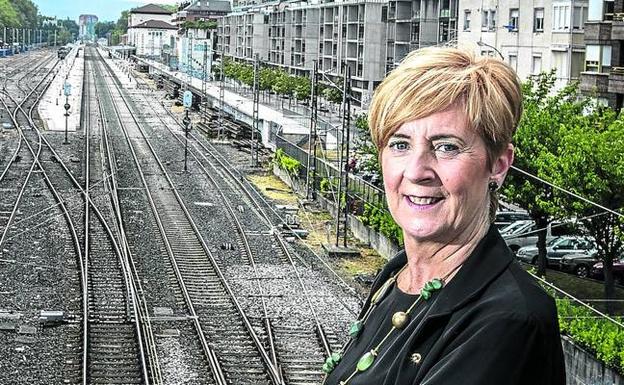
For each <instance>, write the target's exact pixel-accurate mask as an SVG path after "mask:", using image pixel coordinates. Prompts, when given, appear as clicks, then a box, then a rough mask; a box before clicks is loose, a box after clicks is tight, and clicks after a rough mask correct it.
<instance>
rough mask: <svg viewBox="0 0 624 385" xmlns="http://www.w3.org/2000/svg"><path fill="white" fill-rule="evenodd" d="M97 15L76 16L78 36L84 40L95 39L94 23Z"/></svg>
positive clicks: (96, 20)
mask: <svg viewBox="0 0 624 385" xmlns="http://www.w3.org/2000/svg"><path fill="white" fill-rule="evenodd" d="M97 22H98V17H97V16H95V15H80V16H79V17H78V28H79V32H78V35H79V36H78V38H80V39H85V40H92V41H93V40H95V24H96V23H97Z"/></svg>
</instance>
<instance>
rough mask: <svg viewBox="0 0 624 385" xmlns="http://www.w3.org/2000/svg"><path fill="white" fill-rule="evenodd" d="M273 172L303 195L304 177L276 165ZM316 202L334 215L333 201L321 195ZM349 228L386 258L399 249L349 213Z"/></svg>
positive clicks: (304, 188) (356, 236)
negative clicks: (301, 177) (294, 176)
mask: <svg viewBox="0 0 624 385" xmlns="http://www.w3.org/2000/svg"><path fill="white" fill-rule="evenodd" d="M273 174H275V175H276V176H277V177H278V178H280V179H281V180H282V181H283V182H284V183H286V184H287V185H289V186H290V187H291V188H292V189H293V191H294V192H296V193H298V194H302V195H305V191H306V187H305V179H297V178H291V177H290V175H288V173H286V172H285V171H283V170H282V169H280V168H279V167H277V166H273ZM318 202H319V204H320V205H321V207H322V208H324V209H325V210H327V211H329V212H330V213H331V214H332V215H333V216H334V217H335V216H336V205H335V204H334V202H332V201H330V200H328V199H325V198H323V197H322V196H319V197H318ZM349 230H351V232H352V233H353V235H354V236H355V238H357V239H359V240H360V241H361V242H365V243H366V244H368V245H370V247H372V248H373V249H375V250H376V251H377V252H378V253H379V254H380V255H381V256H383V257H384V258H386V259H390V258H392V257H393V256H394V255H395V254H396V253H398V252H399V250H400V249H399V246H397V245H396V244H394V243H393V242H392V241H390V240H389V239H388V238H386V237H385V236H384V235H382V234H380V233H378V232H377V231H375V230H372V229H370V228H368V227H367V226H365V225H364V224H363V223H362V221H360V220H359V219H358V218H357V217H356V216H354V215H349Z"/></svg>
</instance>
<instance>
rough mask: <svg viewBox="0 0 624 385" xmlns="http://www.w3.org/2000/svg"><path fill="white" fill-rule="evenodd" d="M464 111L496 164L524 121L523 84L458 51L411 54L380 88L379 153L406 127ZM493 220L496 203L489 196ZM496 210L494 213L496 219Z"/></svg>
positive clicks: (372, 122)
mask: <svg viewBox="0 0 624 385" xmlns="http://www.w3.org/2000/svg"><path fill="white" fill-rule="evenodd" d="M457 105H458V106H460V108H462V109H463V110H465V112H466V118H467V121H468V124H469V125H470V127H471V128H472V129H473V130H475V132H476V133H477V134H478V135H479V136H480V137H481V138H482V139H483V141H484V142H485V144H486V148H487V151H488V159H489V162H488V163H489V164H492V162H493V161H494V159H496V158H497V157H498V156H499V155H500V154H501V153H502V151H503V150H505V148H507V145H508V144H509V143H511V138H512V136H513V134H514V132H515V130H516V128H517V126H518V121H519V120H520V116H521V115H522V89H521V85H520V80H519V79H518V76H517V75H516V73H515V72H514V70H513V69H512V68H511V67H509V66H508V65H507V64H506V63H504V62H503V61H501V60H499V59H495V58H491V57H483V56H476V55H475V54H474V53H473V52H471V51H467V50H465V49H460V48H454V47H427V48H422V49H419V50H416V51H413V52H411V53H410V54H409V55H408V56H407V57H406V58H405V59H404V60H403V61H402V62H401V64H400V65H399V66H398V67H397V68H396V69H394V70H393V71H392V72H391V73H390V74H389V75H388V76H387V77H386V78H385V79H384V81H383V82H382V83H381V84H380V85H379V86H378V87H377V89H376V90H375V94H374V96H373V100H372V103H371V106H370V108H369V115H368V123H369V127H370V130H371V135H372V139H373V142H374V143H375V145H376V146H377V149H378V150H379V153H380V154H381V153H382V150H383V148H384V147H385V146H386V145H387V144H388V141H389V139H390V137H391V136H392V135H393V134H394V133H395V132H396V131H397V130H398V129H399V127H401V126H402V125H403V124H405V123H407V122H410V121H413V120H416V119H420V118H424V117H426V116H429V115H431V114H434V113H436V112H442V111H445V110H447V109H449V108H451V107H453V106H457ZM490 201H491V204H490V209H491V210H490V217H492V215H494V214H495V211H496V207H497V206H498V202H497V200H496V194H491V199H490ZM492 208H493V211H494V213H492Z"/></svg>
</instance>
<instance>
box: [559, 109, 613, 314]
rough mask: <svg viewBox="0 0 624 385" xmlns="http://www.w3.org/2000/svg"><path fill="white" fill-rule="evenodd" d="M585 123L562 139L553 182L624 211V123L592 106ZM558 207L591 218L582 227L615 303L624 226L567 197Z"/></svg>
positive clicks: (574, 127)
mask: <svg viewBox="0 0 624 385" xmlns="http://www.w3.org/2000/svg"><path fill="white" fill-rule="evenodd" d="M582 123H584V124H579V125H572V126H568V127H567V129H566V132H565V133H564V134H563V135H562V137H561V143H560V148H561V158H562V160H563V161H561V162H558V163H556V164H553V167H552V168H551V170H550V173H551V175H552V181H553V183H555V184H556V185H558V186H562V187H564V188H565V189H567V190H570V191H572V192H574V193H576V194H578V195H580V196H582V197H585V198H587V199H589V200H590V201H592V202H596V203H598V204H600V205H602V206H604V207H607V208H621V207H624V120H623V119H622V118H620V119H617V117H616V114H615V113H614V112H613V111H612V110H610V109H608V108H595V106H594V108H593V109H592V112H591V113H590V114H586V115H585V116H584V117H583V118H582ZM556 201H557V203H558V205H559V206H560V207H563V208H565V209H566V211H567V213H568V215H569V216H576V217H583V218H584V217H590V219H587V220H584V221H583V222H584V224H585V227H586V228H587V230H588V232H589V234H590V235H592V236H593V237H594V239H595V240H596V244H597V246H598V257H599V258H600V259H601V260H602V262H603V272H604V276H605V281H604V282H605V298H606V299H613V298H614V297H615V291H614V278H613V260H614V259H616V258H617V257H618V256H619V250H620V249H621V247H622V238H621V236H622V234H624V220H622V218H620V217H618V216H616V215H614V214H611V213H605V212H604V211H603V210H602V209H600V208H597V207H595V206H594V205H591V204H589V203H587V202H584V201H581V200H578V199H576V198H570V197H569V196H566V195H564V194H563V193H559V192H558V193H557V194H556ZM597 214H599V215H597ZM609 305H610V304H609V303H607V309H610V306H609Z"/></svg>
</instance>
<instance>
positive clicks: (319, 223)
mask: <svg viewBox="0 0 624 385" xmlns="http://www.w3.org/2000/svg"><path fill="white" fill-rule="evenodd" d="M247 179H249V181H250V182H251V183H253V184H254V185H255V186H256V187H257V188H258V189H259V190H260V191H261V192H262V193H263V195H264V196H266V197H267V198H270V199H271V200H273V201H274V202H275V203H276V204H284V205H292V206H298V205H299V197H298V196H297V195H296V194H295V193H294V192H292V190H291V189H290V187H288V185H286V184H285V183H284V182H283V181H282V180H281V179H279V178H278V177H277V176H275V175H273V174H272V173H268V172H267V173H265V174H261V175H260V174H253V175H247ZM298 215H299V222H300V224H301V226H302V228H304V229H306V230H307V231H308V232H309V234H308V237H307V238H306V239H304V240H303V242H304V243H305V244H306V245H308V246H309V247H310V248H311V249H312V250H314V251H315V252H316V253H317V254H320V255H322V254H323V253H324V250H323V247H322V245H324V244H325V245H326V244H328V243H333V242H334V241H335V239H334V236H335V235H334V234H335V233H334V226H335V220H334V218H333V217H332V216H331V215H330V214H329V212H327V211H324V210H320V209H315V208H313V207H312V208H308V209H307V210H306V211H305V212H304V211H299V214H298ZM347 242H348V244H349V245H350V246H351V247H354V248H356V249H357V250H359V251H360V254H361V256H360V257H358V258H340V259H335V260H330V262H331V263H332V264H333V265H334V267H335V268H337V270H339V271H340V272H341V273H342V274H343V275H344V276H345V277H346V278H348V279H349V280H352V279H353V278H354V277H355V276H356V275H360V274H369V275H374V274H375V273H376V272H377V271H378V270H379V269H380V268H381V267H382V266H383V265H384V264H385V263H386V262H387V260H386V259H385V258H383V257H382V256H380V255H379V254H377V252H376V251H375V250H374V249H372V248H370V247H369V246H368V245H366V244H363V243H361V242H359V241H358V240H357V239H355V238H353V237H352V236H350V237H349V238H348V241H347Z"/></svg>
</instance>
